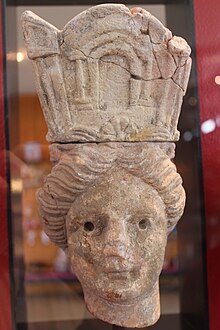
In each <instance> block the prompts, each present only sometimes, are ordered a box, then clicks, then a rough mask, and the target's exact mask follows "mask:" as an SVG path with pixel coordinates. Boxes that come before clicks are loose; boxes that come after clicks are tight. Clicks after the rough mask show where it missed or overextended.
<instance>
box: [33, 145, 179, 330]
mask: <svg viewBox="0 0 220 330" xmlns="http://www.w3.org/2000/svg"><path fill="white" fill-rule="evenodd" d="M170 147H171V148H172V144H170ZM38 200H39V205H40V215H41V218H42V219H43V223H44V228H45V231H46V233H47V234H48V236H49V237H50V238H51V240H52V241H53V242H55V243H56V244H58V245H59V246H60V247H61V248H63V249H65V250H66V251H67V253H68V255H69V258H70V263H71V266H72V269H73V271H74V272H75V273H76V275H77V276H78V278H79V280H80V282H81V283H82V287H83V290H84V294H85V300H86V303H87V306H88V308H89V310H90V311H91V313H93V314H94V315H96V316H98V317H99V318H101V319H104V320H106V321H108V322H112V323H114V322H115V323H116V324H120V325H127V326H131V327H133V326H145V325H148V324H151V323H154V322H155V321H156V320H157V319H158V317H159V296H158V294H159V292H158V279H159V274H160V272H161V270H162V265H163V260H164V252H165V246H166V242H167V235H168V233H169V232H170V231H171V230H172V229H173V227H174V226H175V224H176V223H177V221H178V220H179V218H180V217H181V215H182V212H183V209H184V205H185V193H184V189H183V187H182V180H181V177H180V175H179V174H178V173H177V172H176V167H175V165H174V164H173V163H172V161H171V160H170V158H169V156H167V154H166V151H165V150H163V148H162V146H160V144H158V145H157V147H155V146H154V145H152V144H151V143H140V144H132V143H126V144H125V143H124V144H123V143H120V144H119V145H118V143H108V144H85V145H83V146H78V145H76V146H72V148H71V149H70V150H69V151H64V152H63V153H61V155H60V159H59V161H58V163H57V164H56V165H55V166H54V167H53V170H52V172H51V174H50V175H49V176H48V177H47V179H46V181H45V184H44V186H43V187H42V188H41V189H40V191H39V193H38ZM147 302H148V303H147ZM137 306H138V311H139V312H138V314H137V311H136V310H135V308H134V307H137ZM141 306H143V307H142V308H141ZM109 309H110V310H114V309H115V310H114V313H112V312H110V311H109ZM147 309H149V311H147ZM132 310H133V312H131V311H132ZM116 311H117V312H116ZM141 311H142V312H141ZM121 313H122V314H123V317H122V314H121ZM149 315H150V316H149ZM125 316H126V317H125Z"/></svg>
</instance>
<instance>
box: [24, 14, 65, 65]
mask: <svg viewBox="0 0 220 330" xmlns="http://www.w3.org/2000/svg"><path fill="white" fill-rule="evenodd" d="M21 23H22V30H23V35H24V40H25V43H26V47H27V53H28V57H29V58H30V59H32V60H33V59H35V58H38V57H46V56H50V55H54V54H59V53H60V49H59V33H60V31H59V30H58V29H57V28H56V27H55V26H53V25H51V24H50V23H47V22H46V21H44V20H43V19H42V18H40V17H39V16H37V15H35V14H34V13H32V12H31V11H29V10H27V11H25V12H24V13H23V14H22V16H21Z"/></svg>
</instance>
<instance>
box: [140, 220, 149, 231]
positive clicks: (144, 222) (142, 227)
mask: <svg viewBox="0 0 220 330" xmlns="http://www.w3.org/2000/svg"><path fill="white" fill-rule="evenodd" d="M138 227H139V228H140V229H142V230H144V229H146V228H147V227H148V221H147V219H142V220H141V221H139V223H138Z"/></svg>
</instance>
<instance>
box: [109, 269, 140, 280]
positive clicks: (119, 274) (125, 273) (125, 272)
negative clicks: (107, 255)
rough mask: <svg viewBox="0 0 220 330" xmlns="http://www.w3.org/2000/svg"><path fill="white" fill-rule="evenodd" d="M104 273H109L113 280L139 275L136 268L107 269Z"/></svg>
mask: <svg viewBox="0 0 220 330" xmlns="http://www.w3.org/2000/svg"><path fill="white" fill-rule="evenodd" d="M104 273H105V274H106V275H107V277H108V279H111V280H126V279H131V278H134V277H135V276H137V270H136V269H122V270H115V269H111V270H110V269H109V270H106V271H105V272H104Z"/></svg>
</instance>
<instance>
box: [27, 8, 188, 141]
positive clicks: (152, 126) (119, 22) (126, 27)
mask: <svg viewBox="0 0 220 330" xmlns="http://www.w3.org/2000/svg"><path fill="white" fill-rule="evenodd" d="M22 24H23V31H24V38H25V41H26V45H27V50H28V56H29V58H30V59H31V60H32V61H33V63H34V68H35V74H36V85H37V91H38V94H39V97H40V101H41V105H42V108H43V111H44V115H45V119H46V121H47V124H48V135H47V138H48V140H49V141H50V142H74V141H81V142H86V141H90V142H91V141H93V142H103V141H116V140H117V141H176V140H178V138H179V133H178V131H177V127H176V124H177V121H178V118H179V113H180V108H181V104H182V98H183V95H184V93H185V89H186V86H187V83H188V79H189V73H190V66H191V61H190V60H189V55H190V47H189V46H188V44H187V43H186V42H185V41H184V40H183V39H182V38H180V37H175V36H174V37H173V36H172V33H171V32H170V31H169V30H168V29H167V28H165V27H164V26H163V25H162V24H161V22H159V21H158V20H157V19H156V18H155V17H153V16H152V15H151V14H150V13H148V12H147V11H145V10H143V9H141V8H133V9H131V10H129V9H128V8H127V7H125V6H124V5H119V4H106V5H99V6H95V7H92V8H90V9H88V10H86V11H84V12H82V13H81V14H80V15H78V16H76V17H74V18H73V19H72V20H71V21H70V22H69V23H67V24H66V26H65V27H64V28H63V30H61V31H59V30H57V29H56V28H55V27H53V26H52V25H50V24H49V23H47V22H45V21H44V20H43V19H41V18H40V17H38V16H36V15H35V14H33V13H31V12H29V11H26V12H25V13H24V14H23V17H22ZM163 94H164V96H163V102H161V95H163ZM173 94H175V95H173ZM176 99H178V102H176V101H175V100H176ZM60 109H62V112H61V110H60ZM159 116H160V117H161V119H160V120H158V117H159ZM125 118H126V119H125ZM116 121H117V122H118V125H116ZM125 121H126V123H127V124H126V125H125V126H126V127H125V126H124V125H123V124H122V125H121V124H120V123H125ZM120 125H121V126H120ZM116 126H117V128H116ZM158 132H163V133H162V135H161V134H158Z"/></svg>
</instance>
